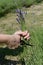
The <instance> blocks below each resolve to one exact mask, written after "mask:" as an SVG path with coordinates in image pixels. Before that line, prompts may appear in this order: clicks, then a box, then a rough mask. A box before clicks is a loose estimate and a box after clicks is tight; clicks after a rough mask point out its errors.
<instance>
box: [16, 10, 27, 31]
mask: <svg viewBox="0 0 43 65" xmlns="http://www.w3.org/2000/svg"><path fill="white" fill-rule="evenodd" d="M16 13H17V16H18V18H17V19H16V20H17V21H18V23H19V24H20V25H21V30H22V31H24V30H26V26H25V18H24V15H25V14H26V13H25V12H23V11H22V10H21V9H17V10H16Z"/></svg>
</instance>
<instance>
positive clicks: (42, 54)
mask: <svg viewBox="0 0 43 65" xmlns="http://www.w3.org/2000/svg"><path fill="white" fill-rule="evenodd" d="M24 10H26V11H27V13H28V14H27V16H26V19H25V20H26V26H27V29H28V30H29V32H30V35H31V39H30V41H29V43H31V44H32V45H33V46H32V47H31V46H26V47H22V48H21V50H20V51H19V50H18V51H19V52H20V53H19V54H18V55H16V57H17V58H18V59H23V58H24V61H25V64H26V65H43V3H42V4H39V5H34V6H32V7H30V8H27V9H24ZM15 25H16V26H15ZM18 29H19V24H18V23H17V22H16V14H13V13H9V14H8V15H7V16H5V17H2V18H0V33H7V34H12V33H14V31H16V30H18ZM1 46H2V45H1ZM18 51H17V52H18ZM7 52H8V53H6V55H7V54H8V55H11V56H10V58H9V59H12V56H13V54H12V53H14V51H11V50H9V51H7ZM9 52H10V53H11V54H10V53H9ZM2 53H3V52H2ZM14 57H15V55H14ZM14 60H15V59H14Z"/></svg>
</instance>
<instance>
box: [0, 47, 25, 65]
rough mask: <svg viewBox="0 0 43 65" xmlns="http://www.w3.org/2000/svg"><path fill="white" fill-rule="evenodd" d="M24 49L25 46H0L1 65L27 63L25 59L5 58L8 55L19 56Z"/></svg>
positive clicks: (22, 64)
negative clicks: (11, 47)
mask: <svg viewBox="0 0 43 65" xmlns="http://www.w3.org/2000/svg"><path fill="white" fill-rule="evenodd" d="M23 49H24V48H23V47H18V48H17V49H9V48H0V64H1V65H17V64H20V65H25V61H24V60H23V61H22V60H19V61H18V60H17V61H15V60H14V61H13V60H6V59H4V57H5V56H6V55H13V56H17V55H18V54H20V53H22V52H23Z"/></svg>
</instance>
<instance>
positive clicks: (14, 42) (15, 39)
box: [7, 31, 30, 49]
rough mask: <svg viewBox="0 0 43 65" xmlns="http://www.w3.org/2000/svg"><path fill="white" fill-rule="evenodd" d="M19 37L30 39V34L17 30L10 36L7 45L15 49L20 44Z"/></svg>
mask: <svg viewBox="0 0 43 65" xmlns="http://www.w3.org/2000/svg"><path fill="white" fill-rule="evenodd" d="M21 37H24V39H27V40H29V39H30V35H29V33H28V31H17V32H15V33H14V34H13V35H11V36H10V38H9V40H8V43H7V44H8V47H9V48H13V49H15V48H17V47H18V46H20V40H21Z"/></svg>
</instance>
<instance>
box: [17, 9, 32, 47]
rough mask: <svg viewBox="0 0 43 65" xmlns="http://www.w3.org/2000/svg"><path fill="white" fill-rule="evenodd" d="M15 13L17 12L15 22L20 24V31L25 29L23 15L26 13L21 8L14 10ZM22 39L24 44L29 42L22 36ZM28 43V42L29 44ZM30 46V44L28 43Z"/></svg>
mask: <svg viewBox="0 0 43 65" xmlns="http://www.w3.org/2000/svg"><path fill="white" fill-rule="evenodd" d="M16 13H17V16H18V18H16V20H17V22H18V23H19V24H20V26H21V27H20V28H21V30H22V31H25V30H26V25H25V17H24V15H26V14H27V13H26V12H23V11H22V10H21V9H17V10H16ZM22 39H23V42H24V43H25V44H27V45H28V44H29V42H28V41H27V40H25V39H24V38H22ZM29 45H30V44H29ZM30 46H31V45H30Z"/></svg>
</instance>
